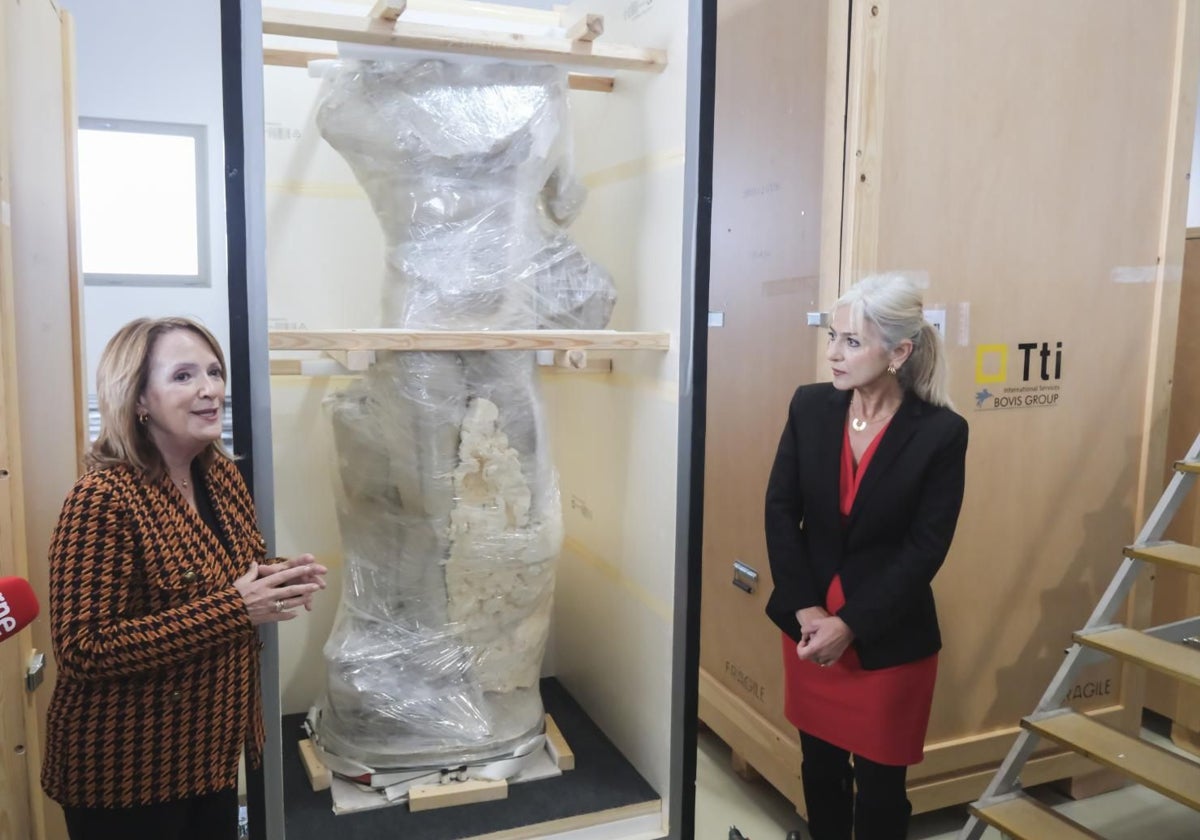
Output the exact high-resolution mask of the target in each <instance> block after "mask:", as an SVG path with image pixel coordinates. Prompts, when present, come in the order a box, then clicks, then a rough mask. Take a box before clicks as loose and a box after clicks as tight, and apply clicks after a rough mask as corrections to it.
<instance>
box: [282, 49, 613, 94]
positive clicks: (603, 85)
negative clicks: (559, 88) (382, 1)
mask: <svg viewBox="0 0 1200 840" xmlns="http://www.w3.org/2000/svg"><path fill="white" fill-rule="evenodd" d="M337 57H338V56H337V54H336V53H325V52H310V51H306V50H288V49H281V48H278V47H263V64H265V65H267V66H268V67H307V66H308V63H309V62H310V61H336V60H337ZM614 82H615V80H614V79H613V77H612V76H594V75H592V74H590V73H568V74H567V86H568V87H569V88H570V89H571V90H586V91H592V92H595V93H612V91H613V85H614Z"/></svg>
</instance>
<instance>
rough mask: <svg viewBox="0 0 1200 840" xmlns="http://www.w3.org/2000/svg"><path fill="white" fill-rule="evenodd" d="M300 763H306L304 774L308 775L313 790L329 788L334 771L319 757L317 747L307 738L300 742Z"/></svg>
mask: <svg viewBox="0 0 1200 840" xmlns="http://www.w3.org/2000/svg"><path fill="white" fill-rule="evenodd" d="M300 763H301V764H303V765H304V775H306V776H308V783H309V784H310V785H312V789H313V790H328V789H329V786H330V785H332V784H333V773H332V772H330V770H329V768H328V767H326V766H325V762H323V761H321V759H320V758H318V757H317V748H316V747H314V746H313V742H312V741H310V740H309V739H307V738H305V739H303V740H302V741H301V742H300Z"/></svg>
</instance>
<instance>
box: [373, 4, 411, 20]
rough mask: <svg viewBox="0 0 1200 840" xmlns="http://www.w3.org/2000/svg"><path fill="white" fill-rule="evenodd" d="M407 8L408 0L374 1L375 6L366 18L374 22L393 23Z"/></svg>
mask: <svg viewBox="0 0 1200 840" xmlns="http://www.w3.org/2000/svg"><path fill="white" fill-rule="evenodd" d="M407 6H408V0H375V6H374V8H372V9H371V12H370V14H369V15H367V16H368V17H370V18H374V19H375V20H386V21H387V22H388V23H395V22H396V21H397V20H399V19H400V15H402V14H404V10H405V8H407Z"/></svg>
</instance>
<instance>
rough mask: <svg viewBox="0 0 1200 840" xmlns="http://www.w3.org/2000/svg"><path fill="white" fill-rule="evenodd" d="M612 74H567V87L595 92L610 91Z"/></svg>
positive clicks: (611, 88)
mask: <svg viewBox="0 0 1200 840" xmlns="http://www.w3.org/2000/svg"><path fill="white" fill-rule="evenodd" d="M613 81H614V80H613V77H612V76H589V75H586V74H584V73H570V74H568V75H567V87H569V88H570V89H571V90H591V91H595V92H596V93H612V90H613Z"/></svg>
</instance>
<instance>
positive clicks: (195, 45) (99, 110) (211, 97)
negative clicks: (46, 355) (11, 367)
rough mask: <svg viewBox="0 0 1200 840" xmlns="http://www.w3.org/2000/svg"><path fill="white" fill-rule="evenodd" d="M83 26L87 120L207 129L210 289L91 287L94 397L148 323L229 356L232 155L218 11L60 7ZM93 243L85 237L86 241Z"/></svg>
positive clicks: (128, 5)
mask: <svg viewBox="0 0 1200 840" xmlns="http://www.w3.org/2000/svg"><path fill="white" fill-rule="evenodd" d="M60 5H62V6H63V7H65V8H66V9H67V10H68V11H69V12H70V13H71V15H72V16H73V17H74V19H75V30H76V91H77V96H76V99H77V104H78V111H79V115H80V116H81V117H100V118H109V119H122V120H145V121H150V122H168V123H189V124H193V125H203V126H206V127H207V129H208V137H207V147H208V184H209V194H208V202H209V239H210V246H209V247H210V257H209V265H210V271H211V274H212V285H211V287H210V288H204V289H182V288H170V287H164V288H129V289H122V288H117V287H110V286H88V287H86V289H85V292H84V318H85V321H84V325H85V326H84V330H85V333H86V340H87V367H88V389H89V391H90V392H93V393H94V391H95V374H96V362H97V360H98V359H99V356H100V352H101V350H103V349H104V345H105V343H106V342H107V341H108V339H109V338H110V337H111V336H112V334H113V333H114V332H115V331H116V330H117V328H119V327H120V326H121V325H122V324H124V323H125V322H127V321H129V320H131V319H133V318H135V317H138V316H141V315H149V316H159V315H187V316H190V317H194V318H197V319H199V320H200V321H202V322H203V323H204V324H205V325H207V326H208V327H209V328H210V329H211V330H212V331H213V332H214V333H215V334H216V336H217V338H218V339H220V341H221V343H222V346H223V347H225V348H226V349H228V347H229V312H228V298H227V294H226V285H227V284H226V276H227V270H226V248H225V182H224V177H223V173H224V169H225V154H224V134H223V132H224V129H223V121H222V112H221V108H222V106H221V13H220V5H219V4H218V3H204V2H186V3H164V2H162V0H61V2H60ZM84 235H85V236H86V232H85V233H84Z"/></svg>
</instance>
